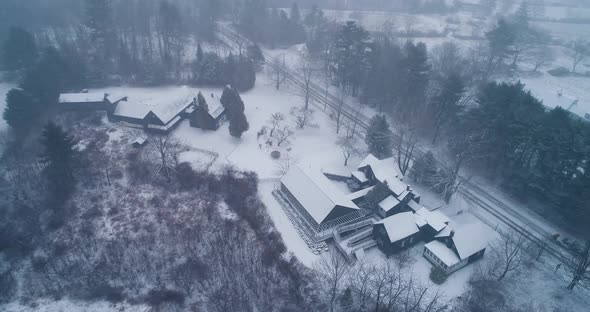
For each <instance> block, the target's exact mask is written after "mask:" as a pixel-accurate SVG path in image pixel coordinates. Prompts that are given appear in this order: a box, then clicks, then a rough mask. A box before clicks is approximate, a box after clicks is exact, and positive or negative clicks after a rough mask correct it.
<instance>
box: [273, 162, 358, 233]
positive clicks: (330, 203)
mask: <svg viewBox="0 0 590 312" xmlns="http://www.w3.org/2000/svg"><path fill="white" fill-rule="evenodd" d="M281 182H282V183H283V185H285V187H287V189H289V192H291V194H293V196H295V198H296V199H297V200H298V201H299V203H300V204H301V205H302V206H303V208H305V210H307V212H308V213H309V214H310V215H311V217H312V218H313V219H314V220H315V221H316V222H317V223H318V224H320V223H322V222H323V221H324V220H325V219H326V217H327V216H328V215H329V214H330V212H332V210H334V208H335V207H336V206H342V207H345V208H350V209H355V210H357V209H359V207H358V206H357V205H355V204H354V203H353V202H352V201H351V200H350V199H348V198H347V197H346V195H345V194H344V193H342V192H341V191H340V190H339V189H338V188H337V187H336V186H335V185H334V184H333V183H332V182H331V181H330V180H328V178H326V176H324V175H323V174H322V172H321V171H320V170H319V169H314V168H310V167H304V166H299V165H298V166H295V167H293V168H291V169H290V170H289V172H287V174H286V175H285V176H284V177H283V178H282V179H281Z"/></svg>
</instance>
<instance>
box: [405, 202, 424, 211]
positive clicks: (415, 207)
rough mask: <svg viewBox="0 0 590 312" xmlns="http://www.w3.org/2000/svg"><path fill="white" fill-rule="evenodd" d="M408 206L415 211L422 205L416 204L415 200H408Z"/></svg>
mask: <svg viewBox="0 0 590 312" xmlns="http://www.w3.org/2000/svg"><path fill="white" fill-rule="evenodd" d="M408 207H410V209H412V210H414V212H416V211H418V210H420V209H421V208H422V205H420V204H418V203H417V202H416V201H415V200H410V201H409V202H408Z"/></svg>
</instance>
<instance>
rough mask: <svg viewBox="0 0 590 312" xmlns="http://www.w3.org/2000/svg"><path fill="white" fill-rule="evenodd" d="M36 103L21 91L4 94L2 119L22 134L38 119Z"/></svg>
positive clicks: (15, 90) (16, 90) (14, 90)
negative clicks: (4, 103) (4, 101)
mask: <svg viewBox="0 0 590 312" xmlns="http://www.w3.org/2000/svg"><path fill="white" fill-rule="evenodd" d="M36 108H37V102H36V101H35V99H34V98H33V97H32V96H31V95H29V94H28V93H26V92H25V91H24V90H22V89H12V90H10V91H9V92H8V94H6V108H5V109H4V113H3V117H4V120H6V123H8V125H9V126H11V127H12V128H13V129H15V130H16V131H17V132H18V133H20V132H23V131H24V130H25V129H27V127H28V126H30V125H31V124H32V123H34V121H35V119H36V118H37V117H38V113H39V112H38V111H37V110H36Z"/></svg>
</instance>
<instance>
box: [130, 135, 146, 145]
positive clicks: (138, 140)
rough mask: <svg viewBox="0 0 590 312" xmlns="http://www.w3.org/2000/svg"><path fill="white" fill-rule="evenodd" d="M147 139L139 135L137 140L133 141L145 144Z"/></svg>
mask: <svg viewBox="0 0 590 312" xmlns="http://www.w3.org/2000/svg"><path fill="white" fill-rule="evenodd" d="M146 141H147V139H146V138H144V137H137V139H135V141H133V144H139V145H143V144H144V143H145V142H146Z"/></svg>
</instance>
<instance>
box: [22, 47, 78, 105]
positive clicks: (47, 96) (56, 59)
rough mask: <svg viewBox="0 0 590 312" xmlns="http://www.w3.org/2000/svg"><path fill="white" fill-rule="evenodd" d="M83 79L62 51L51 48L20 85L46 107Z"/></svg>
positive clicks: (28, 72) (44, 53)
mask: <svg viewBox="0 0 590 312" xmlns="http://www.w3.org/2000/svg"><path fill="white" fill-rule="evenodd" d="M81 81H83V79H81V78H79V77H78V76H77V75H76V74H75V72H74V70H73V69H72V68H71V66H70V65H69V64H68V63H67V62H66V60H64V59H63V57H62V56H61V55H60V53H59V52H58V51H57V50H55V49H52V48H50V49H47V50H45V51H44V52H43V54H42V56H41V58H40V60H39V62H37V64H35V66H33V68H31V69H30V70H29V71H27V73H26V74H25V77H24V79H23V81H22V83H21V84H20V87H21V88H22V89H23V90H25V91H26V92H27V93H29V94H30V95H32V96H33V97H34V98H36V99H37V100H38V101H39V104H41V109H46V108H48V106H49V105H52V104H54V103H56V102H57V100H58V98H59V94H60V93H61V92H62V91H63V90H66V89H71V88H75V87H77V86H79V83H80V82H81Z"/></svg>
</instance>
